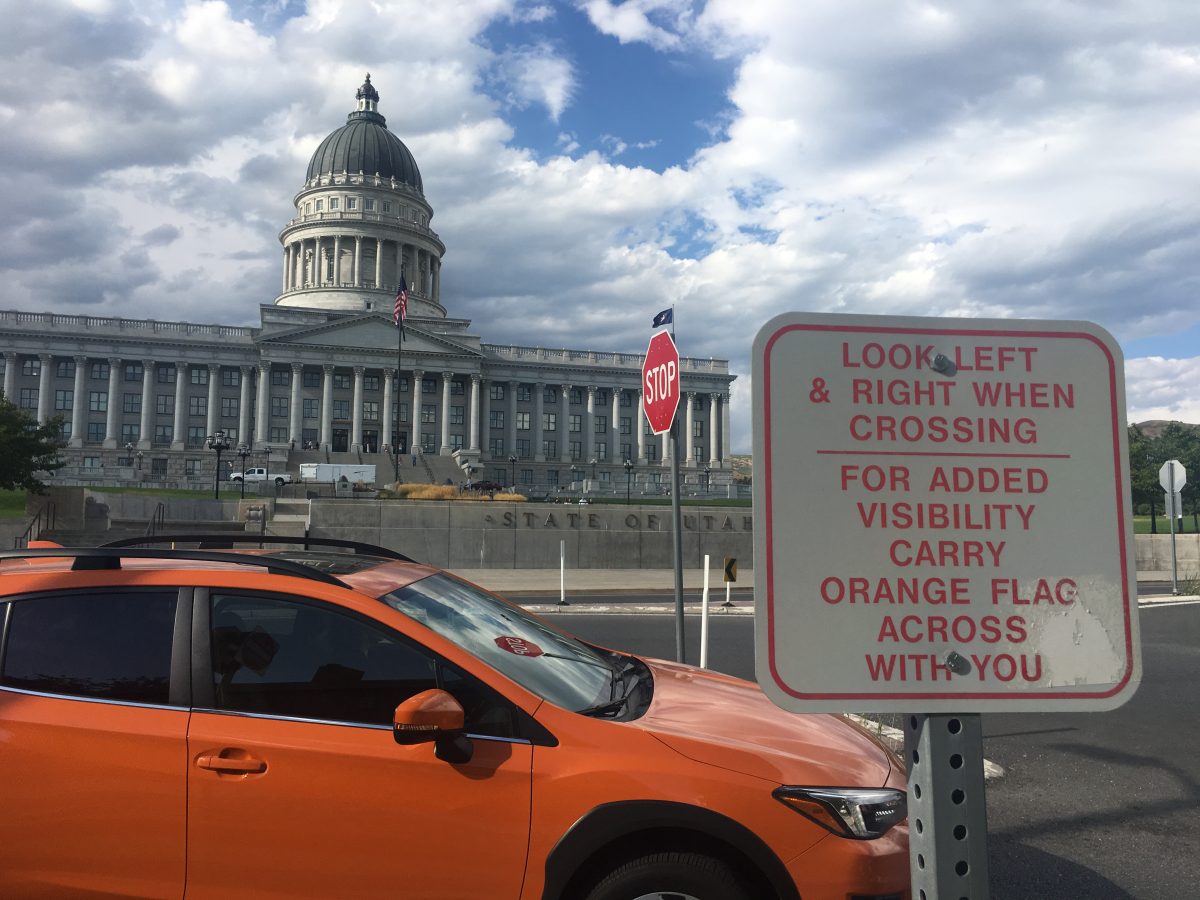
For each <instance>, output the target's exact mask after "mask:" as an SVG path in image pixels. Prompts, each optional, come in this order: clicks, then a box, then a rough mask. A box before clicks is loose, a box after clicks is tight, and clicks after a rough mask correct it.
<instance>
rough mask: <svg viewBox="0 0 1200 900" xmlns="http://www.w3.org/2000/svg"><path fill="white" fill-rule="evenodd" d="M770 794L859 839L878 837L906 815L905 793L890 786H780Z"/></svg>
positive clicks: (811, 816)
mask: <svg viewBox="0 0 1200 900" xmlns="http://www.w3.org/2000/svg"><path fill="white" fill-rule="evenodd" d="M771 796H773V797H774V798H775V799H776V800H778V801H780V802H781V803H783V805H784V806H788V807H791V808H792V809H794V810H796V812H798V813H800V814H801V815H803V816H807V817H808V818H810V819H812V820H813V821H814V822H816V823H817V824H818V825H820V826H821V827H823V828H827V829H828V830H830V831H832V832H833V833H834V834H836V835H840V836H841V837H847V838H854V839H856V840H860V841H868V840H872V839H874V838H877V837H882V836H883V835H884V834H886V833H887V831H888V829H889V828H891V827H892V826H893V825H896V824H898V823H900V822H903V821H904V819H905V817H906V816H907V815H908V802H907V798H906V795H905V793H904V792H903V791H897V790H892V789H891V788H875V789H863V788H808V787H787V786H784V787H781V788H776V789H775V791H774V792H773V793H772V795H771Z"/></svg>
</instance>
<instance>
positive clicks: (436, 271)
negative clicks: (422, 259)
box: [433, 256, 442, 303]
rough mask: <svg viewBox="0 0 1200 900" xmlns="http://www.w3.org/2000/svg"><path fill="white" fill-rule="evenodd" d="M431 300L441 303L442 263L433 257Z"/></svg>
mask: <svg viewBox="0 0 1200 900" xmlns="http://www.w3.org/2000/svg"><path fill="white" fill-rule="evenodd" d="M433 299H434V301H435V302H437V303H441V302H442V261H441V260H440V259H438V258H437V257H436V256H435V257H433Z"/></svg>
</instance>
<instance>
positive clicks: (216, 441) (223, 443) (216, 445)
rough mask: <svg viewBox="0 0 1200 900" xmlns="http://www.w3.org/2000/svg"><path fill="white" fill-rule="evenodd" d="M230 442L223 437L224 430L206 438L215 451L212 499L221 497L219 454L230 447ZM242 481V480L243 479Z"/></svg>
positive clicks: (210, 447)
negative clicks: (215, 460) (215, 463)
mask: <svg viewBox="0 0 1200 900" xmlns="http://www.w3.org/2000/svg"><path fill="white" fill-rule="evenodd" d="M230 446H231V445H230V443H229V441H228V440H226V439H225V432H223V431H218V432H217V433H216V434H213V435H212V436H210V437H209V439H208V448H209V449H210V450H214V451H216V454H217V466H216V469H214V471H213V499H214V500H220V499H221V454H222V453H224V452H225V451H226V450H228V449H229V448H230ZM243 481H244V480H243Z"/></svg>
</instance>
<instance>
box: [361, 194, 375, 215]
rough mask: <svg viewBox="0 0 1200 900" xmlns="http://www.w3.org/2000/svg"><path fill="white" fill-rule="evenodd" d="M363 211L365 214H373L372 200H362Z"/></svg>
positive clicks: (373, 202)
mask: <svg viewBox="0 0 1200 900" xmlns="http://www.w3.org/2000/svg"><path fill="white" fill-rule="evenodd" d="M363 209H365V210H366V211H367V212H374V211H375V201H374V200H372V199H371V198H370V197H367V198H366V199H365V200H363Z"/></svg>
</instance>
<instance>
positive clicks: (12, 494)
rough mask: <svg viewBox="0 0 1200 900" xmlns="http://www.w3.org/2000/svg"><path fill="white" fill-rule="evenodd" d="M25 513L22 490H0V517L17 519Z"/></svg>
mask: <svg viewBox="0 0 1200 900" xmlns="http://www.w3.org/2000/svg"><path fill="white" fill-rule="evenodd" d="M23 515H25V492H24V491H0V518H3V519H19V518H20V517H21V516H23Z"/></svg>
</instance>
